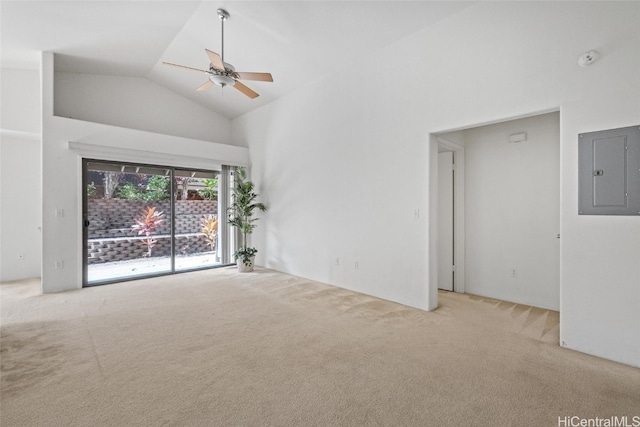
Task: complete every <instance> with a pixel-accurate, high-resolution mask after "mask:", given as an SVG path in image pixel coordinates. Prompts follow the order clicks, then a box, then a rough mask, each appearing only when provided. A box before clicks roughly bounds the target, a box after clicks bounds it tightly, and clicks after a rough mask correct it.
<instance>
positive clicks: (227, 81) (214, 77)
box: [163, 9, 273, 99]
mask: <svg viewBox="0 0 640 427" xmlns="http://www.w3.org/2000/svg"><path fill="white" fill-rule="evenodd" d="M229 17H230V15H229V12H227V11H226V10H224V9H218V18H220V21H222V50H221V52H222V55H218V54H217V53H215V52H213V51H210V50H209V49H205V53H206V54H207V56H208V57H209V61H210V64H209V69H208V70H201V69H199V68H193V67H187V66H185V65H179V64H173V63H171V62H163V64H165V65H171V66H174V67H180V68H185V69H187V70H193V71H199V72H203V73H205V74H206V75H207V77H208V79H209V80H207V81H206V82H204V83H203V84H202V85H200V87H198V89H197V90H198V91H204V90H207V89H209V88H210V87H211V86H213V85H217V86H220V87H225V86H232V87H234V88H236V89H238V90H239V91H240V92H242V93H243V94H245V95H246V96H248V97H249V98H252V99H253V98H257V97H258V96H259V95H258V93H256V92H254V91H253V90H252V89H250V88H249V87H247V86H245V85H244V84H243V83H241V82H240V81H239V80H240V79H244V80H254V81H262V82H272V81H273V77H272V76H271V74H270V73H249V72H236V69H235V67H234V66H233V65H231V64H229V63H228V62H224V21H226V20H228V19H229Z"/></svg>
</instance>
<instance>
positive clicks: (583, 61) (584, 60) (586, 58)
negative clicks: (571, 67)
mask: <svg viewBox="0 0 640 427" xmlns="http://www.w3.org/2000/svg"><path fill="white" fill-rule="evenodd" d="M598 56H599V55H598V52H596V51H595V50H590V51H587V52H585V53H583V54H582V55H580V58H578V65H580V66H581V67H588V66H589V65H591V64H593V63H594V62H596V59H598Z"/></svg>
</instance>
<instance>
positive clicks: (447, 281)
mask: <svg viewBox="0 0 640 427" xmlns="http://www.w3.org/2000/svg"><path fill="white" fill-rule="evenodd" d="M453 232H454V230H453V152H452V151H447V152H444V153H438V289H444V290H447V291H453V274H454V272H453V265H454V259H453V250H454V246H453V238H454V234H453Z"/></svg>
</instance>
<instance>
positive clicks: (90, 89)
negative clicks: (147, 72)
mask: <svg viewBox="0 0 640 427" xmlns="http://www.w3.org/2000/svg"><path fill="white" fill-rule="evenodd" d="M54 96H55V98H54V114H55V115H56V116H60V117H67V118H73V119H78V120H85V121H89V122H95V123H103V124H107V125H113V126H120V127H125V128H129V129H138V130H144V131H149V132H154V133H161V134H164V135H173V136H181V137H185V138H192V139H200V140H204V141H216V142H219V143H222V144H231V122H230V121H229V119H227V118H226V117H223V116H221V115H219V114H217V113H215V112H212V111H211V110H208V109H207V108H204V107H202V106H200V105H198V104H196V103H195V102H193V101H191V100H188V99H186V98H184V97H182V96H180V95H178V94H176V93H174V92H171V91H170V90H168V89H165V88H164V87H162V86H159V85H157V84H155V83H153V82H151V81H149V80H147V79H144V78H139V77H124V76H107V75H96V74H82V73H68V72H56V73H55V81H54Z"/></svg>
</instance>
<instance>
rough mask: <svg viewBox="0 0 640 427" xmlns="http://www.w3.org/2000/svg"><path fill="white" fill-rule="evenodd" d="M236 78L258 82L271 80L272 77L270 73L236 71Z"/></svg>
mask: <svg viewBox="0 0 640 427" xmlns="http://www.w3.org/2000/svg"><path fill="white" fill-rule="evenodd" d="M235 75H236V76H238V77H237V78H239V79H242V80H255V81H260V82H272V81H273V77H272V76H271V73H246V72H239V71H238V72H236V73H235Z"/></svg>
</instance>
